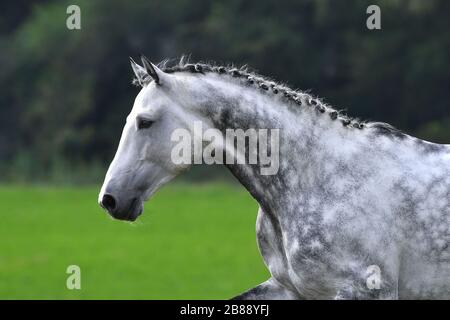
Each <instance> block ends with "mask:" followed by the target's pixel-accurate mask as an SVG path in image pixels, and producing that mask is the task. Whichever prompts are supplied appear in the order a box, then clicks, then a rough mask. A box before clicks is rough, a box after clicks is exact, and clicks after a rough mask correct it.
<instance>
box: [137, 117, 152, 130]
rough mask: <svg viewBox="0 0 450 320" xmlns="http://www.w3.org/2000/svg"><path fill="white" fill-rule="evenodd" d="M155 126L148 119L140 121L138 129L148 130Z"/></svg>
mask: <svg viewBox="0 0 450 320" xmlns="http://www.w3.org/2000/svg"><path fill="white" fill-rule="evenodd" d="M152 124H153V121H152V120H148V119H138V123H137V127H138V129H147V128H150V126H151V125H152Z"/></svg>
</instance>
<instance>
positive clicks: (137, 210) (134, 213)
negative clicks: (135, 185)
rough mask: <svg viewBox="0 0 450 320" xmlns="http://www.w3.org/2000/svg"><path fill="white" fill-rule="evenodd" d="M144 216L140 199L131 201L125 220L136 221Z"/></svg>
mask: <svg viewBox="0 0 450 320" xmlns="http://www.w3.org/2000/svg"><path fill="white" fill-rule="evenodd" d="M141 214H142V206H141V205H140V201H139V199H138V198H134V199H133V200H132V201H131V204H130V208H129V209H128V214H127V215H125V217H124V219H123V220H126V221H135V220H136V219H137V218H138V217H139V216H140V215H141Z"/></svg>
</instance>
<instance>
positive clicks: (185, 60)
mask: <svg viewBox="0 0 450 320" xmlns="http://www.w3.org/2000/svg"><path fill="white" fill-rule="evenodd" d="M158 67H159V68H160V69H161V70H162V71H164V72H166V73H176V72H190V73H198V74H205V73H208V72H212V73H216V74H226V75H231V76H232V77H235V78H240V79H244V80H245V81H246V82H247V84H248V85H250V86H254V87H259V88H260V89H261V90H263V91H267V92H271V93H272V94H274V95H282V96H284V98H285V99H286V100H288V101H289V102H291V103H294V104H296V105H298V106H306V107H309V108H314V109H315V110H316V111H317V112H318V113H319V114H327V115H328V116H329V117H330V118H331V119H332V120H338V121H340V122H341V123H342V125H343V126H344V127H349V128H357V129H364V128H373V129H375V130H376V132H377V133H378V134H383V135H389V136H393V137H397V138H403V137H405V136H406V135H405V134H404V133H403V132H402V131H400V130H398V129H396V128H394V127H393V126H391V125H390V124H387V123H384V122H366V121H360V120H359V119H358V118H352V117H349V116H348V115H346V114H344V113H343V111H342V110H335V109H333V108H332V107H331V106H329V105H328V104H326V103H324V102H323V101H322V100H321V99H320V98H318V97H314V96H312V95H311V94H309V93H307V92H303V91H300V90H293V89H291V88H289V87H288V86H287V85H285V84H281V83H277V82H275V81H272V80H270V79H269V78H266V77H263V76H261V75H259V74H257V73H256V72H253V71H250V70H249V68H248V67H247V66H246V65H244V66H241V67H236V66H234V65H226V66H222V65H218V64H216V63H214V62H199V63H190V62H189V57H187V56H182V57H181V58H180V59H177V60H169V59H166V60H163V61H162V62H160V63H159V64H158ZM133 84H139V82H138V81H137V79H134V80H133Z"/></svg>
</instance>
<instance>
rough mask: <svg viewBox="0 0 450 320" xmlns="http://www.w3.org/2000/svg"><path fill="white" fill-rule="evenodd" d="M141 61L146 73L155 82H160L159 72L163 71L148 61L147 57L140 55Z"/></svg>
mask: <svg viewBox="0 0 450 320" xmlns="http://www.w3.org/2000/svg"><path fill="white" fill-rule="evenodd" d="M141 61H142V65H143V66H144V68H145V71H146V72H147V74H148V75H149V76H150V77H152V78H153V80H155V83H156V84H161V83H160V80H159V79H160V76H159V75H160V74H162V73H163V71H161V70H160V69H159V68H158V67H157V66H155V65H154V64H153V63H151V62H150V61H148V60H147V58H146V57H145V56H143V55H141Z"/></svg>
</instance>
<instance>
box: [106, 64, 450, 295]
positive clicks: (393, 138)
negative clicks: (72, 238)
mask: <svg viewBox="0 0 450 320" xmlns="http://www.w3.org/2000/svg"><path fill="white" fill-rule="evenodd" d="M142 64H143V66H140V65H138V64H137V63H135V62H134V61H131V65H132V68H133V70H134V73H135V75H136V82H137V83H138V84H139V85H140V86H142V90H141V91H140V92H139V94H138V95H137V97H136V100H135V102H134V106H133V109H132V111H131V113H130V114H129V116H128V118H127V121H126V124H125V127H124V129H123V133H122V137H121V140H120V144H119V147H118V150H117V153H116V155H115V157H114V160H113V161H112V163H111V165H110V167H109V170H108V172H107V174H106V178H105V181H104V184H103V187H102V189H101V192H100V195H99V203H100V204H101V206H102V207H104V208H105V209H106V210H107V211H108V212H109V213H110V214H111V215H112V216H113V217H114V218H117V219H122V220H129V221H134V220H135V219H136V218H137V217H138V216H139V215H140V214H141V213H142V210H143V202H144V201H145V200H147V199H148V198H149V197H150V196H151V195H152V194H153V193H154V192H155V191H156V190H158V189H159V187H160V186H161V185H163V184H165V183H166V182H168V181H169V180H171V179H172V178H173V177H175V176H176V175H178V174H180V173H181V172H183V171H185V170H187V169H189V167H190V164H189V163H186V162H175V161H173V149H174V148H175V147H176V145H177V144H176V141H174V139H173V135H172V134H173V132H174V131H175V130H177V129H180V128H181V129H183V130H185V131H187V132H190V133H192V134H193V135H195V133H194V132H193V123H194V122H196V121H197V122H198V121H200V122H201V123H202V124H203V126H204V127H205V128H206V129H214V130H216V131H219V132H221V133H222V134H223V135H225V132H227V130H229V129H235V130H237V129H241V130H249V129H255V130H258V129H278V130H279V145H278V147H279V155H280V156H279V168H278V170H277V172H276V173H275V174H270V175H264V174H261V169H262V166H263V165H262V164H261V163H260V162H257V163H251V164H250V163H242V162H240V163H239V162H234V163H231V164H230V163H226V164H225V166H227V168H228V169H229V170H230V171H231V172H232V173H233V174H234V176H235V177H236V178H237V179H238V180H239V181H240V182H241V183H242V185H243V186H244V187H245V188H246V189H247V190H248V191H249V193H250V194H251V195H252V196H253V197H254V198H255V199H256V200H257V201H258V203H259V205H260V208H259V211H258V217H257V221H256V233H257V241H258V245H259V249H260V252H261V254H262V256H263V259H264V262H265V264H266V265H267V268H268V269H269V270H270V273H271V278H270V279H268V280H267V281H265V282H264V283H262V284H260V285H258V286H257V287H255V288H253V289H250V290H248V291H247V292H245V293H243V294H241V295H240V296H238V297H236V298H238V299H435V298H436V299H439V298H441V299H442V298H443V299H448V298H450V248H449V242H450V241H449V240H450V145H439V144H434V143H430V142H426V141H423V140H420V139H417V138H414V137H411V136H409V135H407V134H404V133H402V132H400V131H399V130H397V129H395V128H393V127H391V126H390V125H388V124H385V123H379V122H360V121H358V120H356V119H353V118H350V117H347V116H344V115H342V114H341V113H339V112H337V111H336V110H334V109H333V108H331V107H330V106H328V105H326V104H324V103H323V102H322V101H320V100H319V99H317V98H314V97H312V96H311V95H309V94H307V93H304V92H299V91H294V90H291V89H289V88H288V87H286V86H284V85H280V84H277V83H275V82H273V81H270V80H268V79H266V78H263V77H261V76H259V75H256V74H254V73H251V72H249V71H247V70H246V69H244V68H241V69H236V68H232V67H222V66H213V65H209V64H190V63H187V62H186V61H184V60H183V59H182V60H181V61H179V62H178V63H176V64H172V65H169V64H164V63H163V64H161V65H160V66H159V68H158V67H157V66H155V65H153V64H151V63H150V62H149V61H148V60H147V59H145V58H143V59H142ZM203 138H204V137H203V136H201V137H198V135H197V137H196V139H197V140H198V139H200V140H202V139H203ZM204 142H205V141H202V143H201V144H200V148H204ZM218 148H219V150H222V151H223V152H224V153H226V154H231V155H234V156H235V157H237V155H238V152H235V151H236V150H234V149H235V148H236V146H235V144H233V143H231V144H230V143H228V144H227V143H225V144H221V145H220V146H218ZM220 148H221V149H220ZM251 152H252V151H251V150H244V156H249V154H250V153H251ZM272 152H273V150H272ZM241 155H242V154H241Z"/></svg>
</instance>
